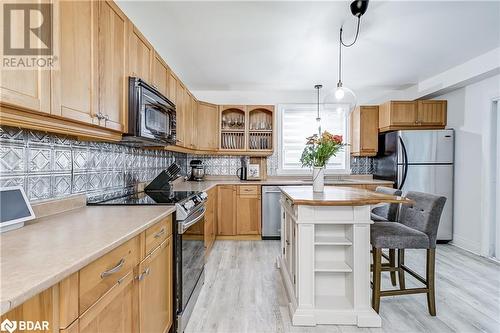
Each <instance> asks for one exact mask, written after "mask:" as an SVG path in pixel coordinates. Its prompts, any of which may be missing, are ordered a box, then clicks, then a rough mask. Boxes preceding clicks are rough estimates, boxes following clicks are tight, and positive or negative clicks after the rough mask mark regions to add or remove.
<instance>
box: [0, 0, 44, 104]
mask: <svg viewBox="0 0 500 333" xmlns="http://www.w3.org/2000/svg"><path fill="white" fill-rule="evenodd" d="M31 2H32V3H38V2H41V1H31ZM20 18H21V16H19V15H14V16H13V17H12V21H11V27H12V28H11V30H10V33H11V44H12V45H23V44H24V30H25V29H24V20H22V19H20ZM0 78H1V79H0V104H2V105H6V106H12V107H16V108H22V109H29V110H32V111H38V112H44V113H49V112H50V70H46V69H17V68H15V69H12V70H6V69H3V68H2V69H1V72H0Z"/></svg>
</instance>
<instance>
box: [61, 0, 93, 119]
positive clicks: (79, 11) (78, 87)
mask: <svg viewBox="0 0 500 333" xmlns="http://www.w3.org/2000/svg"><path fill="white" fill-rule="evenodd" d="M56 4H57V5H58V6H59V15H58V18H59V22H60V24H59V33H58V37H56V44H57V45H58V46H56V50H57V49H58V50H59V51H58V58H59V68H58V69H55V70H53V71H52V74H53V76H52V79H53V87H52V101H53V109H52V113H53V114H55V115H58V116H61V117H64V118H68V119H71V120H75V121H80V122H84V123H88V124H96V125H98V124H99V120H98V119H97V117H96V114H97V109H98V100H97V99H98V98H97V95H98V94H97V71H96V65H97V61H96V59H97V51H96V49H97V24H96V22H97V20H96V18H97V7H98V2H97V1H58V2H56ZM56 19H57V18H56Z"/></svg>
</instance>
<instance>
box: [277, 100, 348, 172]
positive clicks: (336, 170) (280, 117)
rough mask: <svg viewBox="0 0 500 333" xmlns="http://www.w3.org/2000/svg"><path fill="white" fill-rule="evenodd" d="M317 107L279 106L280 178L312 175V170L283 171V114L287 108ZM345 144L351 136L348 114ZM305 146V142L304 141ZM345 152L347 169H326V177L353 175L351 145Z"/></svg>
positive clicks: (301, 105) (306, 104)
mask: <svg viewBox="0 0 500 333" xmlns="http://www.w3.org/2000/svg"><path fill="white" fill-rule="evenodd" d="M311 107H314V108H316V107H317V104H314V103H293V104H278V107H277V109H278V112H277V114H276V118H277V119H276V120H277V121H276V124H277V126H276V136H277V138H278V140H277V141H278V168H277V170H276V173H277V175H278V176H309V175H312V168H311V169H307V168H300V169H283V159H284V156H283V155H284V154H283V153H282V152H283V114H284V112H285V110H286V109H287V108H304V109H305V108H311ZM311 116H312V117H315V114H311ZM344 126H345V133H344V142H347V141H348V140H347V138H349V135H350V126H349V114H346V116H345V117H344ZM304 146H305V140H304ZM344 152H345V168H344V169H328V168H326V169H325V174H326V175H346V174H350V173H351V151H350V145H346V146H345V147H344Z"/></svg>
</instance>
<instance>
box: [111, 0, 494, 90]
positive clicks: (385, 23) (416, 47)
mask: <svg viewBox="0 0 500 333" xmlns="http://www.w3.org/2000/svg"><path fill="white" fill-rule="evenodd" d="M349 3H350V2H348V1H347V2H345V1H336V2H309V1H307V2H306V1H303V2H298V1H294V2H285V1H280V2H265V1H259V2H227V1H224V2H208V1H200V2H171V1H119V5H120V7H121V8H122V9H123V10H124V11H125V13H126V14H127V15H128V16H129V18H130V19H131V20H132V21H133V22H134V23H135V24H136V25H137V26H138V27H139V29H140V30H141V31H142V32H143V33H144V35H145V36H146V37H147V38H148V39H149V40H150V41H151V43H152V44H153V45H154V47H155V48H156V49H157V50H158V52H159V53H160V54H161V55H162V56H163V57H164V59H165V60H166V61H167V63H168V64H169V65H170V67H171V68H172V69H173V70H174V71H175V72H176V73H177V74H178V75H179V77H180V78H181V79H182V81H183V82H184V83H185V84H186V85H187V86H188V88H189V89H190V90H194V91H203V90H238V91H245V90H248V91H295V90H297V91H299V90H302V91H303V90H309V89H310V90H313V86H314V84H316V83H322V84H323V85H325V86H326V87H327V88H332V87H334V86H335V84H336V82H337V76H338V67H337V66H338V59H337V58H338V29H339V28H340V26H341V25H342V24H344V28H345V29H344V30H345V31H344V34H345V35H344V36H345V38H346V39H347V42H349V41H350V39H351V37H353V35H354V29H355V23H356V21H355V18H354V17H353V16H352V15H351V14H350V12H349ZM498 46H500V2H498V1H489V2H478V1H445V2H438V1H418V2H409V1H404V2H401V1H394V2H385V1H377V2H374V1H371V2H370V5H369V8H368V11H367V13H366V14H365V16H363V18H362V20H361V32H360V37H359V40H358V42H357V43H356V45H354V46H353V47H352V48H349V49H344V52H343V54H344V66H343V73H344V75H343V76H344V80H343V81H344V84H345V85H346V86H349V87H350V88H352V89H355V90H358V91H365V92H367V93H369V92H370V90H372V89H373V90H377V89H378V90H397V89H404V88H406V87H408V86H410V85H413V84H415V83H417V82H418V81H420V80H422V79H426V78H428V77H430V76H433V75H436V74H438V73H440V72H443V71H445V70H447V69H449V68H451V67H454V66H456V65H459V64H461V63H463V62H465V61H467V60H469V59H472V58H474V57H476V56H479V55H481V54H483V53H485V52H487V51H489V50H492V49H494V48H497V47H498Z"/></svg>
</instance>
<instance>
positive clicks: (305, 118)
mask: <svg viewBox="0 0 500 333" xmlns="http://www.w3.org/2000/svg"><path fill="white" fill-rule="evenodd" d="M316 114H317V105H316V104H287V105H279V107H278V127H279V133H278V138H279V154H278V156H279V168H278V174H282V175H287V174H288V175H291V174H297V175H298V174H310V173H311V172H312V171H311V170H310V169H308V168H302V164H301V163H300V157H301V155H302V151H303V150H304V146H305V144H306V138H307V137H309V136H311V135H313V134H314V133H318V123H317V121H316ZM320 116H321V130H322V131H328V132H330V133H332V134H339V135H342V136H343V137H344V142H345V141H346V139H347V109H346V108H345V107H343V106H339V105H321V107H320ZM348 157H349V151H348V147H345V148H344V149H343V150H342V151H341V152H339V153H338V154H337V156H335V157H332V158H331V159H330V161H329V162H328V165H327V166H326V172H327V173H347V172H348V171H349V169H350V165H349V158H348Z"/></svg>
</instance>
